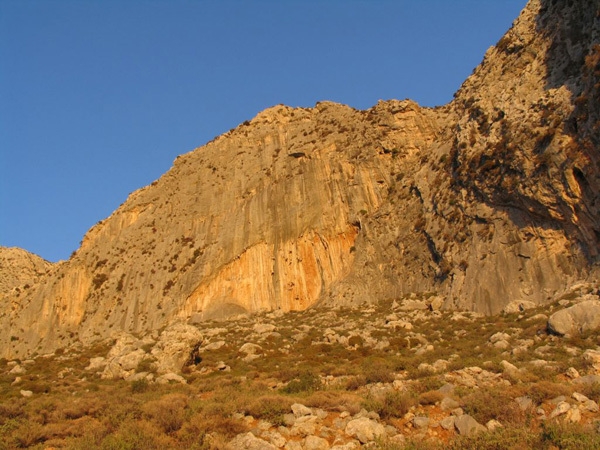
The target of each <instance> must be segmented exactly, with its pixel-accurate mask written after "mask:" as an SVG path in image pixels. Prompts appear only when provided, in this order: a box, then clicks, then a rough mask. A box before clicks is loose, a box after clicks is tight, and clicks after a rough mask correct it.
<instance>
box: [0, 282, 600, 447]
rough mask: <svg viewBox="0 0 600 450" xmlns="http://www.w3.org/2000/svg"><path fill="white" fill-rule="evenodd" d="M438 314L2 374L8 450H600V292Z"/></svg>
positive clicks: (422, 300) (184, 340) (127, 351)
mask: <svg viewBox="0 0 600 450" xmlns="http://www.w3.org/2000/svg"><path fill="white" fill-rule="evenodd" d="M439 304H440V299H439V298H438V297H436V296H434V295H431V296H427V295H426V296H421V297H419V296H415V295H413V296H409V297H406V298H404V299H399V300H396V301H393V302H387V303H380V304H378V305H372V306H365V307H364V308H362V309H360V308H359V309H343V308H336V309H327V308H325V309H320V308H314V309H310V310H307V311H304V312H296V313H286V314H283V313H278V312H269V313H263V314H256V315H250V316H247V315H246V316H240V317H238V318H237V319H236V320H233V321H230V322H226V323H225V322H216V321H215V322H201V323H196V324H178V325H175V326H172V327H169V328H167V329H165V330H162V331H161V332H157V333H155V334H153V335H147V336H132V335H129V334H121V335H119V336H117V337H116V339H114V340H111V341H107V342H105V343H103V345H99V346H97V347H95V348H86V349H84V348H79V349H75V350H69V351H65V350H59V351H57V352H56V353H54V354H52V355H42V356H38V357H36V358H33V359H31V360H24V361H18V360H15V361H2V365H1V370H2V374H1V375H0V392H1V398H2V403H0V441H1V442H2V443H0V448H47V449H49V448H83V447H85V448H101V449H113V448H119V449H121V448H123V449H125V448H132V449H133V448H199V449H204V448H206V449H209V448H228V449H277V448H284V449H329V448H331V449H353V448H359V447H366V448H383V449H396V448H438V447H441V446H444V447H450V448H575V447H577V448H598V447H599V446H600V434H598V433H599V429H600V409H599V406H598V402H599V401H600V339H599V338H598V337H597V335H596V332H595V331H594V327H596V326H597V324H596V322H595V321H596V317H597V316H598V315H597V314H595V313H594V311H595V308H597V307H598V305H599V304H600V302H599V298H598V287H597V286H595V285H592V284H580V285H578V286H575V287H574V288H572V289H571V291H569V292H566V293H565V294H563V295H562V296H561V298H558V299H557V300H556V301H555V302H554V303H553V304H551V305H547V306H544V307H539V308H531V309H527V308H528V306H530V305H527V304H514V305H511V306H510V307H509V308H508V309H507V311H505V312H504V313H503V314H501V315H497V316H488V317H484V316H480V315H477V314H473V313H468V312H448V311H440V310H439V309H438V306H439ZM588 328H589V329H588ZM549 329H551V330H553V333H550V332H549ZM557 333H561V334H563V335H559V334H557ZM181 368H183V369H181Z"/></svg>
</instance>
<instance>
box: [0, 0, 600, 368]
mask: <svg viewBox="0 0 600 450" xmlns="http://www.w3.org/2000/svg"><path fill="white" fill-rule="evenodd" d="M599 9H600V2H599V1H598V0H594V1H592V2H589V1H584V0H575V1H570V2H556V1H551V0H531V1H530V2H529V3H528V5H527V7H526V8H525V9H524V11H523V13H522V14H521V16H520V17H519V18H518V19H517V20H516V21H515V23H514V25H513V27H512V28H511V30H509V31H508V33H507V34H506V35H505V36H504V37H503V38H502V39H501V40H500V41H499V42H498V44H497V45H496V46H495V47H493V48H491V49H490V50H489V51H488V52H487V53H486V55H485V57H484V60H483V62H482V63H481V65H480V66H479V67H478V68H476V70H475V71H474V73H473V75H472V76H471V77H469V79H468V80H466V81H465V83H464V84H463V86H462V87H461V88H460V90H459V91H458V92H457V93H456V95H455V99H454V100H453V101H452V102H451V103H450V104H449V105H446V106H444V107H441V108H435V109H429V108H421V107H419V106H418V105H417V104H415V103H414V102H411V101H395V100H392V101H386V102H380V103H378V104H377V105H376V106H374V107H373V108H371V109H369V110H366V111H357V110H354V109H352V108H349V107H347V106H343V105H338V104H335V103H331V102H323V103H319V104H317V105H316V106H315V107H314V108H289V107H286V106H276V107H273V108H270V109H268V110H265V111H263V112H262V113H260V114H258V115H257V116H256V117H255V118H254V119H252V120H250V121H248V122H245V123H243V124H241V125H240V126H239V127H237V128H236V129H234V130H231V131H230V132H228V133H225V134H224V135H222V136H219V137H218V138H216V139H215V140H214V141H212V142H210V143H208V144H206V145H205V146H203V147H201V148H198V149H196V150H194V151H192V152H190V153H188V154H185V155H182V156H181V157H179V158H177V160H176V161H175V163H174V165H173V167H172V168H171V170H169V171H168V172H167V173H166V174H165V175H164V176H162V177H161V178H160V179H159V180H157V181H155V182H154V183H152V184H151V185H150V186H147V187H145V188H143V189H140V190H139V191H136V192H134V193H133V194H131V196H130V197H129V198H128V199H127V201H126V202H125V203H124V204H123V205H122V206H121V207H120V208H118V209H117V210H116V211H115V212H114V213H113V214H112V215H111V216H110V217H109V218H107V219H106V220H103V221H101V222H99V223H98V224H97V225H96V226H94V227H93V228H92V229H91V230H90V231H89V232H88V233H87V234H86V236H85V237H84V239H83V242H82V245H81V247H80V248H79V249H78V250H77V252H76V253H75V254H74V255H73V256H72V257H71V259H70V260H69V261H67V262H65V263H63V264H61V265H60V266H59V267H57V268H56V269H55V271H54V272H53V274H52V276H47V277H45V278H43V279H42V280H40V282H39V283H37V284H36V286H35V287H34V288H32V289H30V290H29V291H28V292H27V293H26V294H25V295H22V296H21V297H19V298H15V297H14V296H12V297H10V298H9V297H5V298H4V299H3V300H2V302H3V304H2V305H0V306H1V308H0V309H1V310H2V311H4V312H3V313H2V315H0V325H1V326H2V327H3V328H4V329H6V330H10V332H9V333H5V334H4V335H3V336H0V350H1V352H0V353H1V354H2V355H4V356H10V357H17V356H23V355H26V354H31V353H33V352H42V353H43V352H47V351H52V350H54V349H56V348H60V347H64V346H66V345H69V343H71V342H73V341H74V340H80V341H82V342H84V343H89V342H92V341H96V340H100V339H105V338H107V337H111V336H113V335H114V333H115V332H120V331H126V332H128V333H140V332H146V331H149V330H157V329H160V328H162V327H165V326H167V325H169V324H171V323H174V322H179V321H186V320H191V321H193V322H194V323H197V322H198V321H201V320H206V319H212V318H220V319H226V318H227V317H228V316H232V315H239V314H244V313H247V312H255V311H260V310H282V311H290V310H303V309H306V308H308V307H310V306H313V305H317V304H321V303H329V304H336V305H358V304H362V303H366V302H374V301H379V300H385V299H392V298H400V297H403V296H408V295H410V294H411V293H413V294H415V295H418V296H431V295H432V294H434V295H435V298H436V299H438V300H436V302H435V305H434V304H433V303H432V304H431V305H432V306H431V307H435V308H436V309H437V308H446V309H448V308H461V309H470V310H474V311H477V312H483V313H496V312H500V311H501V310H503V308H505V307H506V306H507V305H528V307H531V305H535V304H539V303H543V302H547V301H549V300H552V299H554V298H556V297H557V296H558V295H560V294H561V293H562V292H563V291H564V289H565V288H566V287H567V286H568V285H569V284H571V283H573V282H574V281H576V280H581V279H585V278H586V277H590V276H591V275H593V274H594V273H596V274H597V272H598V269H597V266H595V264H597V259H598V248H599V239H600V227H599V222H600V221H599V209H598V208H599V189H600V180H599V176H600V175H599V172H600V171H599V170H598V164H599V159H600V156H599V154H598V148H600V142H598V140H599V139H598V132H597V126H598V125H597V124H598V123H599V122H598V117H599V116H598V114H599V113H598V105H599V104H600V103H599V102H598V87H597V86H598V76H599V74H600V65H599V64H600V46H599V45H598V42H599V39H598V37H599V33H600V31H599V26H598V20H597V14H596V12H597V11H598V10H599ZM509 309H510V307H509Z"/></svg>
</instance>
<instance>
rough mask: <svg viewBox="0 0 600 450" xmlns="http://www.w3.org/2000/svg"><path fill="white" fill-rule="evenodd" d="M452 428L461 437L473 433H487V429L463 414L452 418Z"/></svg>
mask: <svg viewBox="0 0 600 450" xmlns="http://www.w3.org/2000/svg"><path fill="white" fill-rule="evenodd" d="M454 426H455V427H456V431H458V434H460V435H461V436H471V435H473V434H475V433H479V432H482V431H487V428H486V427H484V426H483V425H481V424H480V423H479V422H477V421H476V420H475V419H474V418H473V417H471V416H470V415H468V414H463V415H462V416H458V417H455V418H454Z"/></svg>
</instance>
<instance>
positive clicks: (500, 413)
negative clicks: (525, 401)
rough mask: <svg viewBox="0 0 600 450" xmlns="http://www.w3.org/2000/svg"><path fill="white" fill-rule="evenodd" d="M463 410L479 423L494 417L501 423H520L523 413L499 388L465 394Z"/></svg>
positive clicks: (523, 416)
mask: <svg viewBox="0 0 600 450" xmlns="http://www.w3.org/2000/svg"><path fill="white" fill-rule="evenodd" d="M463 402H464V407H463V408H464V410H465V412H466V413H467V414H470V415H472V416H473V417H474V418H475V419H476V420H477V421H478V422H479V423H486V422H488V421H489V420H492V419H496V420H498V421H500V423H502V424H505V425H507V424H515V425H518V424H522V423H523V421H524V419H525V413H524V412H523V411H521V408H520V407H519V405H518V404H517V402H515V401H514V399H513V398H512V397H511V396H510V395H508V393H507V392H506V390H504V389H501V388H490V389H484V390H477V391H474V392H472V393H471V394H469V395H467V396H466V397H465V398H464V399H463Z"/></svg>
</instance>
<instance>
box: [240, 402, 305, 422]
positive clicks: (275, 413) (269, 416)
mask: <svg viewBox="0 0 600 450" xmlns="http://www.w3.org/2000/svg"><path fill="white" fill-rule="evenodd" d="M292 403H294V401H293V400H292V399H289V398H287V397H284V396H282V395H263V396H261V397H258V398H256V399H254V400H252V401H250V402H249V403H248V405H247V406H246V408H245V409H244V412H245V413H246V414H250V415H251V416H254V417H255V418H257V419H264V420H267V421H269V422H272V423H274V424H279V425H283V415H284V414H287V413H289V412H291V407H292Z"/></svg>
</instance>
